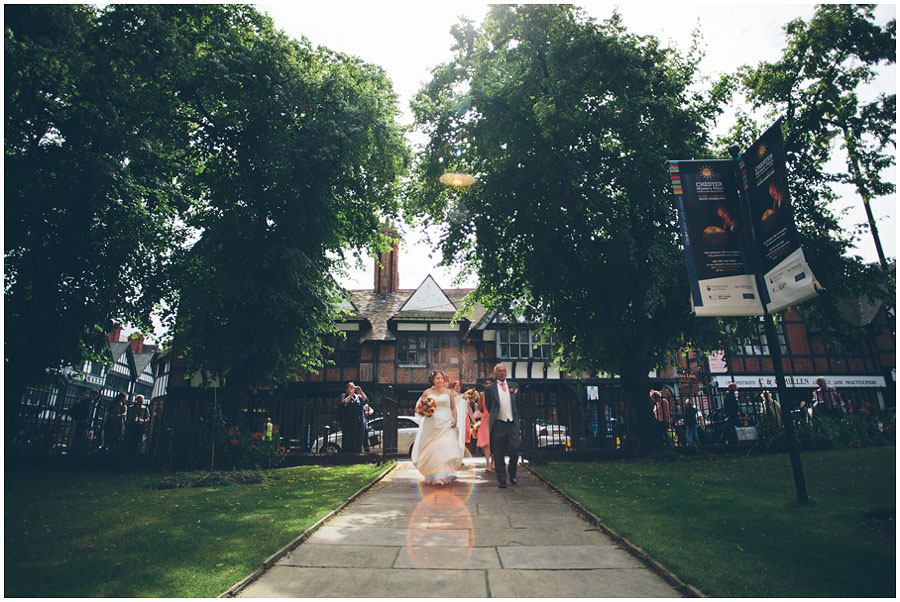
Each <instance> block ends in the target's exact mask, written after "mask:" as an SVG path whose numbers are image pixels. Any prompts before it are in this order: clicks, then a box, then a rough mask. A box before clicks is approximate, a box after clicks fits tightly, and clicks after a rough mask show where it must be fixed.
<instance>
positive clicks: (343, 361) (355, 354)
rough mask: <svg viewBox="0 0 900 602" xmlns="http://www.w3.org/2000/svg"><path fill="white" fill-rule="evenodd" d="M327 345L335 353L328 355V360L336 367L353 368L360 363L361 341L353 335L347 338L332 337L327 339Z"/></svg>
mask: <svg viewBox="0 0 900 602" xmlns="http://www.w3.org/2000/svg"><path fill="white" fill-rule="evenodd" d="M325 345H326V346H328V347H330V348H332V349H333V350H334V351H331V352H329V353H328V359H329V360H331V361H332V362H334V365H335V366H352V365H354V364H358V363H359V340H358V337H357V336H354V335H353V334H350V335H348V336H347V337H346V338H345V337H337V336H330V337H326V338H325Z"/></svg>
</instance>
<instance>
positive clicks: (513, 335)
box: [497, 327, 552, 360]
mask: <svg viewBox="0 0 900 602" xmlns="http://www.w3.org/2000/svg"><path fill="white" fill-rule="evenodd" d="M539 341H540V339H539V337H538V334H537V332H535V331H533V330H532V329H530V328H521V327H508V328H500V329H498V330H497V357H501V358H504V359H540V360H546V359H550V354H551V346H552V345H551V343H549V342H546V343H540V342H539Z"/></svg>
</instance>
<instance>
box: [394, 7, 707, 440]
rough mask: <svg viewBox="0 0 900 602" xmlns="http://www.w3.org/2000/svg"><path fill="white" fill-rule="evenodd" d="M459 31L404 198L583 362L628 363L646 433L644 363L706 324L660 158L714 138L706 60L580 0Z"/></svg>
mask: <svg viewBox="0 0 900 602" xmlns="http://www.w3.org/2000/svg"><path fill="white" fill-rule="evenodd" d="M453 34H454V36H455V38H456V44H455V46H454V52H455V57H454V59H453V60H452V61H451V62H449V63H446V64H443V65H440V66H438V67H436V68H435V69H434V70H433V78H432V80H431V81H430V82H429V83H427V84H426V85H425V86H424V87H423V89H422V90H421V91H420V93H419V94H418V96H417V97H416V99H415V101H414V103H413V104H414V112H415V116H416V123H417V125H418V126H419V127H421V128H422V129H423V130H424V131H425V132H426V133H427V134H428V135H429V138H430V139H429V141H428V143H427V144H426V146H425V148H424V149H423V150H422V153H421V155H420V160H419V162H418V163H417V165H416V167H415V170H416V176H417V177H416V182H415V185H414V186H413V188H412V190H410V192H409V194H408V199H407V203H408V205H407V207H408V209H410V211H412V212H415V213H417V214H418V215H420V216H422V217H423V219H424V221H426V222H431V223H434V224H437V225H438V226H439V227H440V228H441V229H442V235H441V240H440V244H441V247H442V250H443V260H444V262H445V263H446V264H456V265H461V266H465V265H468V266H471V269H473V270H474V271H475V272H476V273H477V276H478V279H479V284H478V286H477V288H476V289H475V292H474V295H473V297H474V298H477V299H478V300H479V301H480V302H482V303H484V304H485V305H486V306H488V307H492V308H497V309H501V310H508V311H510V312H513V313H516V314H521V315H524V316H525V317H526V318H527V319H529V320H530V321H533V322H535V323H540V324H542V325H543V328H544V331H545V333H550V332H552V333H554V334H555V335H556V338H555V340H556V345H555V352H556V354H557V357H558V358H559V360H560V361H561V363H562V364H563V366H564V367H566V368H568V369H569V370H570V371H576V372H581V371H582V370H593V371H606V372H611V373H616V374H619V375H620V376H621V377H622V382H623V386H624V387H625V389H626V391H627V394H628V396H629V398H630V401H631V402H632V403H631V406H632V410H633V412H632V416H631V418H632V420H633V424H632V427H633V428H634V429H635V430H638V431H641V430H643V431H644V434H645V435H646V434H648V433H647V431H648V429H649V426H650V420H651V415H650V412H649V403H648V384H649V383H648V373H649V371H650V370H652V369H653V368H654V367H655V366H657V365H658V364H660V363H661V361H662V358H663V357H664V355H665V354H666V352H668V351H670V350H671V349H673V348H678V347H679V346H680V345H681V344H682V343H683V341H684V336H685V332H686V331H687V332H690V331H695V332H697V328H698V325H690V322H691V318H690V312H691V309H690V305H689V297H688V294H687V290H688V288H687V274H686V269H685V265H684V256H683V253H682V249H681V247H680V243H679V230H678V224H677V218H676V214H675V209H674V205H673V203H671V202H670V200H669V189H668V186H669V182H668V175H667V172H666V170H665V168H664V162H665V160H666V159H670V158H682V157H693V156H702V154H703V153H704V151H703V149H704V148H705V147H706V145H707V144H708V138H707V134H706V129H707V125H708V124H709V123H710V119H711V118H712V117H713V115H714V110H713V109H712V107H713V106H714V105H713V103H711V102H710V101H709V99H707V98H705V97H699V96H696V95H694V94H692V93H691V92H690V90H689V86H690V85H691V83H692V81H693V79H694V65H695V64H696V61H694V60H691V59H690V58H687V57H684V56H682V55H680V54H679V53H677V52H675V51H673V50H671V49H666V48H663V47H662V46H660V44H659V42H658V40H657V39H655V38H654V37H652V36H637V35H634V34H630V33H628V32H626V31H625V29H624V28H623V26H622V25H621V22H620V20H619V18H618V16H613V17H612V18H611V19H609V20H607V21H604V22H602V23H597V22H595V21H593V20H592V19H589V18H587V17H586V16H585V15H584V14H583V13H581V12H580V11H578V10H577V9H574V8H572V7H570V6H561V5H523V6H517V7H511V6H495V7H493V8H492V9H491V11H490V13H489V15H488V16H487V18H486V20H485V22H484V24H483V25H482V26H481V27H480V28H475V27H474V26H473V25H472V24H471V23H463V24H461V25H460V26H457V27H454V29H453ZM444 171H466V172H468V173H469V174H471V175H472V176H474V177H475V179H476V183H475V184H474V185H473V186H471V187H470V188H468V189H460V190H451V189H447V188H444V187H442V185H441V184H440V183H439V181H438V178H439V176H440V175H441V173H443V172H444ZM707 324H709V323H707ZM699 328H701V329H702V326H699Z"/></svg>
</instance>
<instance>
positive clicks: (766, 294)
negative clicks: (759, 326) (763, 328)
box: [738, 120, 818, 313]
mask: <svg viewBox="0 0 900 602" xmlns="http://www.w3.org/2000/svg"><path fill="white" fill-rule="evenodd" d="M738 167H739V168H740V170H741V178H742V180H743V185H744V190H745V191H746V192H747V196H748V197H749V204H750V216H751V218H750V219H751V223H750V227H751V228H753V230H754V232H755V234H756V252H757V253H758V257H759V261H760V270H761V271H762V273H763V276H764V278H765V282H766V290H765V291H762V294H763V299H765V300H766V307H767V309H768V310H769V312H770V313H774V312H777V311H780V310H782V309H784V308H785V307H788V306H791V305H797V304H798V303H801V302H803V301H806V300H807V299H811V298H813V297H815V296H816V295H817V294H818V293H817V291H816V285H817V284H818V283H817V282H816V279H815V276H813V273H812V270H811V269H810V268H809V265H807V263H806V258H805V257H804V255H803V249H802V248H801V247H800V237H799V236H798V235H797V228H796V226H795V224H794V211H793V208H792V207H791V197H790V194H789V193H788V185H787V161H786V158H785V154H784V138H783V136H782V133H781V120H779V121H776V122H775V125H773V126H772V127H770V128H769V129H768V130H766V131H765V133H763V135H762V136H760V137H759V139H758V140H757V141H756V142H754V143H753V145H752V146H751V147H750V148H749V149H747V150H746V151H745V152H744V153H743V155H741V157H740V159H739V160H738Z"/></svg>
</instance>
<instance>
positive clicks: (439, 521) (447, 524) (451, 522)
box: [428, 515, 512, 531]
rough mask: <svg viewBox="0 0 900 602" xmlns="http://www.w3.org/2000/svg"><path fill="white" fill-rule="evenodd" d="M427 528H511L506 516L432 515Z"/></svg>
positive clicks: (478, 529)
mask: <svg viewBox="0 0 900 602" xmlns="http://www.w3.org/2000/svg"><path fill="white" fill-rule="evenodd" d="M428 528H429V529H475V530H476V531H480V530H481V529H511V528H512V525H511V524H510V523H509V517H508V516H499V515H498V516H464V515H454V516H432V517H431V518H430V519H429V523H428Z"/></svg>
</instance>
